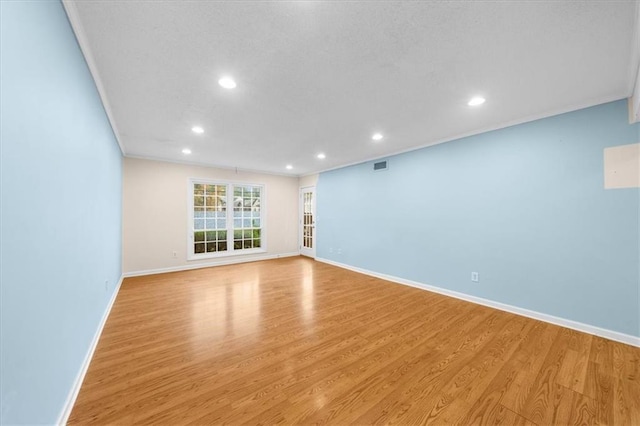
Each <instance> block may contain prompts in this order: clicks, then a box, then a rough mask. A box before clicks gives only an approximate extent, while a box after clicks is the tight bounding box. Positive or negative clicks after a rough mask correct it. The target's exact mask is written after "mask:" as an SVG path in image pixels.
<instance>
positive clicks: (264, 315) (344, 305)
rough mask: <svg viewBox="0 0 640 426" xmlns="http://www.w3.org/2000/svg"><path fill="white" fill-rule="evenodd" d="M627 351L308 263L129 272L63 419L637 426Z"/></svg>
mask: <svg viewBox="0 0 640 426" xmlns="http://www.w3.org/2000/svg"><path fill="white" fill-rule="evenodd" d="M639 360H640V349H638V348H633V347H630V346H626V345H622V344H619V343H615V342H611V341H609V340H606V339H602V338H599V337H593V336H590V335H586V334H583V333H578V332H575V331H572V330H567V329H563V328H561V327H557V326H553V325H550V324H546V323H542V322H539V321H535V320H531V319H528V318H524V317H520V316H516V315H513V314H509V313H506V312H500V311H497V310H494V309H490V308H486V307H483V306H479V305H475V304H471V303H467V302H463V301H460V300H457V299H453V298H449V297H445V296H442V295H438V294H434V293H430V292H427V291H423V290H419V289H415V288H411V287H406V286H402V285H398V284H394V283H390V282H387V281H384V280H380V279H376V278H373V277H369V276H365V275H361V274H358V273H355V272H352V271H347V270H344V269H340V268H336V267H334V266H331V265H327V264H323V263H317V262H315V261H313V260H311V259H307V258H303V257H300V258H287V259H278V260H273V261H264V262H254V263H247V264H239V265H230V266H220V267H215V268H206V269H198V270H191V271H184V272H175V273H169V274H162V275H151V276H145V277H136V278H127V279H126V280H125V281H124V283H123V284H122V287H121V290H120V293H119V294H118V297H117V300H116V302H115V304H114V306H113V309H112V311H111V315H110V317H109V319H108V321H107V323H106V325H105V328H104V331H103V334H102V336H101V339H100V342H99V344H98V346H97V349H96V352H95V355H94V357H93V360H92V362H91V365H90V367H89V370H88V372H87V375H86V377H85V380H84V383H83V385H82V388H81V390H80V394H79V395H78V398H77V401H76V403H75V406H74V408H73V411H72V413H71V417H70V419H69V424H71V425H75V424H82V425H84V424H98V425H102V424H115V425H129V424H143V425H155V424H160V425H183V424H197V425H202V424H234V425H235V424H311V423H314V424H315V423H324V424H326V423H329V424H348V423H357V424H389V423H400V424H438V425H440V424H514V425H516V424H518V425H519V424H523V425H525V424H527V425H530V424H539V425H540V426H542V425H551V424H596V423H598V424H634V422H635V424H640V418H639V416H640V406H639V404H640V402H639V401H640V378H639V376H640V374H639V370H638V369H639V368H640V367H639V362H640V361H639Z"/></svg>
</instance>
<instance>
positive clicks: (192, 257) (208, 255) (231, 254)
mask: <svg viewBox="0 0 640 426" xmlns="http://www.w3.org/2000/svg"><path fill="white" fill-rule="evenodd" d="M266 252H267V249H265V248H257V249H246V250H236V251H230V252H228V251H225V252H217V253H202V254H190V255H189V256H187V260H202V259H217V258H224V257H236V256H247V255H250V254H258V253H266Z"/></svg>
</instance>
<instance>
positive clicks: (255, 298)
mask: <svg viewBox="0 0 640 426" xmlns="http://www.w3.org/2000/svg"><path fill="white" fill-rule="evenodd" d="M192 297H193V300H192V303H191V331H192V334H193V340H192V341H193V343H195V344H196V345H201V344H203V343H214V342H215V341H216V340H219V339H222V338H225V337H229V336H243V335H250V334H252V333H255V332H256V331H258V327H259V325H260V318H261V300H260V277H259V275H258V274H256V275H255V276H254V277H252V278H250V279H245V280H243V281H242V282H236V283H227V284H224V285H216V284H215V283H214V284H212V285H211V286H209V287H206V288H201V289H199V291H197V292H195V293H194V294H193V295H192Z"/></svg>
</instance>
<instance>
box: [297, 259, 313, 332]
mask: <svg viewBox="0 0 640 426" xmlns="http://www.w3.org/2000/svg"><path fill="white" fill-rule="evenodd" d="M302 276H303V278H302V292H301V300H300V302H301V303H300V308H301V311H302V318H303V320H304V322H305V323H307V324H311V323H313V322H314V320H315V312H316V311H315V300H314V297H315V290H314V282H313V269H312V266H311V264H310V263H307V262H305V263H304V264H303V265H302Z"/></svg>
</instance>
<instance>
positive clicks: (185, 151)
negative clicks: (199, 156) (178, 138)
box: [182, 148, 191, 155]
mask: <svg viewBox="0 0 640 426" xmlns="http://www.w3.org/2000/svg"><path fill="white" fill-rule="evenodd" d="M182 153H183V154H185V155H189V154H191V150H190V149H189V148H185V149H183V150H182Z"/></svg>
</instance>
